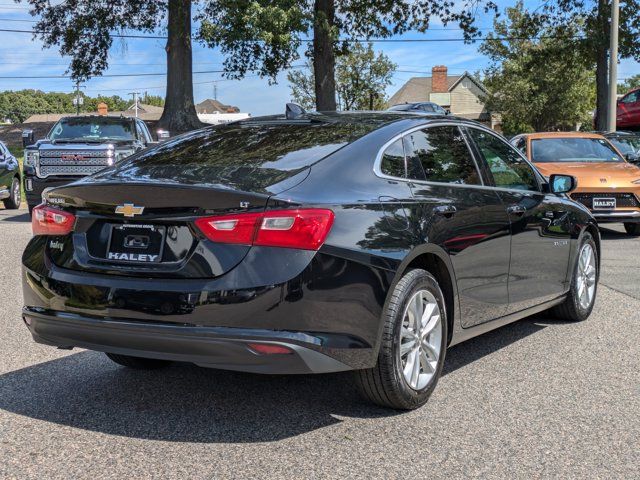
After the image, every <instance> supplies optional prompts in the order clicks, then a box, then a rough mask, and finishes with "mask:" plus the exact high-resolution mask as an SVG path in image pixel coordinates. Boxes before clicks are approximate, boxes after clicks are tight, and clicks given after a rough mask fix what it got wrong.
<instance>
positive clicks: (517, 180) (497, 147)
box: [469, 128, 538, 191]
mask: <svg viewBox="0 0 640 480" xmlns="http://www.w3.org/2000/svg"><path fill="white" fill-rule="evenodd" d="M469 134H470V135H471V138H472V139H473V141H474V142H475V144H476V146H477V147H478V150H480V153H481V154H482V156H483V157H484V160H485V162H486V163H487V165H488V167H489V170H490V171H491V174H492V175H493V179H494V182H495V184H496V187H501V188H509V189H515V190H534V191H537V190H538V182H537V180H536V175H535V173H534V171H533V168H531V166H530V165H529V164H528V163H527V162H526V161H525V160H524V159H523V158H522V157H521V156H520V155H519V154H518V152H517V151H516V150H515V149H514V148H513V147H511V146H510V145H508V144H507V143H505V142H503V141H502V140H501V139H500V138H498V137H496V136H495V135H493V134H491V133H489V132H486V131H484V130H478V129H476V128H470V129H469Z"/></svg>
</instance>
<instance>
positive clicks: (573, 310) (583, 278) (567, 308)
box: [552, 232, 600, 322]
mask: <svg viewBox="0 0 640 480" xmlns="http://www.w3.org/2000/svg"><path fill="white" fill-rule="evenodd" d="M587 257H588V260H585V259H586V258H587ZM598 265H599V264H598V250H597V249H596V243H595V241H594V240H593V237H592V236H591V234H590V233H588V232H585V234H584V236H583V237H582V242H581V243H580V248H579V249H578V255H577V257H576V264H575V266H574V267H573V275H572V277H571V289H570V290H569V293H568V294H567V298H566V300H565V301H564V302H563V303H561V304H560V305H558V306H556V307H554V308H553V310H552V312H553V313H554V314H555V315H556V316H557V317H558V318H559V319H561V320H567V321H570V322H581V321H583V320H586V319H587V318H589V315H591V311H592V310H593V305H594V304H595V301H596V293H597V290H598V278H599V277H600V271H599V267H598ZM585 295H586V296H588V301H586V298H585Z"/></svg>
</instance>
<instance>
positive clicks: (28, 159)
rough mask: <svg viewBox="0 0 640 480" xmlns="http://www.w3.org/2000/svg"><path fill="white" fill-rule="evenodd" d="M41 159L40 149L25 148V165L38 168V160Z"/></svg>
mask: <svg viewBox="0 0 640 480" xmlns="http://www.w3.org/2000/svg"><path fill="white" fill-rule="evenodd" d="M39 160H40V152H38V150H25V151H24V166H25V167H32V168H36V167H37V166H38V161H39Z"/></svg>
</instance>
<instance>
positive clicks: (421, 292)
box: [355, 269, 447, 410]
mask: <svg viewBox="0 0 640 480" xmlns="http://www.w3.org/2000/svg"><path fill="white" fill-rule="evenodd" d="M383 318H384V329H383V332H382V343H381V345H380V352H379V354H378V362H377V364H376V366H375V367H373V368H370V369H366V370H358V371H356V372H355V375H356V385H357V386H358V389H359V390H360V392H361V394H362V395H363V396H364V397H365V398H366V399H368V400H369V401H371V402H373V403H376V404H378V405H380V406H383V407H390V408H395V409H399V410H412V409H415V408H418V407H421V406H422V405H424V404H425V403H426V402H427V400H428V399H429V397H430V396H431V393H432V392H433V390H434V389H435V387H436V384H437V382H438V378H439V377H440V374H441V372H442V365H443V364H444V357H445V351H446V342H447V315H446V309H445V302H444V295H443V294H442V290H441V289H440V286H439V285H438V282H437V281H436V279H435V278H434V277H433V276H432V275H431V274H430V273H429V272H427V271H425V270H420V269H416V270H411V271H409V272H408V273H407V274H406V275H405V276H404V277H402V278H401V279H400V281H399V282H398V284H397V285H396V287H395V289H394V291H393V293H392V297H391V300H390V301H389V305H388V307H387V309H386V312H385V314H384V317H383Z"/></svg>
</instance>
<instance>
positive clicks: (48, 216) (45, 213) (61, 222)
mask: <svg viewBox="0 0 640 480" xmlns="http://www.w3.org/2000/svg"><path fill="white" fill-rule="evenodd" d="M75 222H76V216H75V215H74V214H72V213H69V212H65V211H64V210H58V209H57V208H53V207H50V206H48V205H45V204H41V205H38V206H37V207H35V208H34V209H33V212H32V214H31V229H32V230H33V234H34V235H67V234H68V233H71V232H72V231H73V226H74V224H75Z"/></svg>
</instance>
